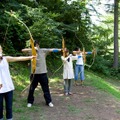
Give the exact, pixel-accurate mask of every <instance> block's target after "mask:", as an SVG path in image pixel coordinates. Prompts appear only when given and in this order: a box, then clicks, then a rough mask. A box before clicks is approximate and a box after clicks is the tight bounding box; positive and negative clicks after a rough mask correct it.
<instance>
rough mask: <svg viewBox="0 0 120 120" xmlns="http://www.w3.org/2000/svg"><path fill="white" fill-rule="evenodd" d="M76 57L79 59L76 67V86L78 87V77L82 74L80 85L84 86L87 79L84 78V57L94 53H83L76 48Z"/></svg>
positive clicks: (74, 52)
mask: <svg viewBox="0 0 120 120" xmlns="http://www.w3.org/2000/svg"><path fill="white" fill-rule="evenodd" d="M73 54H74V55H77V57H78V59H77V61H76V65H75V84H76V85H78V83H77V81H78V75H79V74H80V80H81V81H80V85H82V86H83V81H84V79H85V76H84V60H83V58H84V55H85V54H92V52H83V51H81V50H80V48H79V47H77V48H75V50H74V51H73Z"/></svg>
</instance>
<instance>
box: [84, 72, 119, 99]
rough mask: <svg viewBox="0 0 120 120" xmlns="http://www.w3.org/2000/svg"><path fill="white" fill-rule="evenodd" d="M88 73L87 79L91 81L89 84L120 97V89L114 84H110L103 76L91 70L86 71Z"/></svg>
mask: <svg viewBox="0 0 120 120" xmlns="http://www.w3.org/2000/svg"><path fill="white" fill-rule="evenodd" d="M86 74H87V75H86V80H87V81H88V82H89V85H92V86H94V87H96V88H98V89H101V90H103V91H106V92H108V93H110V94H112V95H113V96H115V97H116V98H118V99H120V91H119V89H117V88H116V87H115V86H114V85H112V84H110V83H109V82H107V81H105V80H104V79H102V78H101V77H98V76H96V75H94V74H92V73H90V72H86Z"/></svg>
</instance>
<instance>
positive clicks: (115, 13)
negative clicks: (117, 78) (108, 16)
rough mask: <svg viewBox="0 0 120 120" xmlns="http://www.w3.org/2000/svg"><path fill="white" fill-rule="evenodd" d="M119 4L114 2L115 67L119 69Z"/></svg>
mask: <svg viewBox="0 0 120 120" xmlns="http://www.w3.org/2000/svg"><path fill="white" fill-rule="evenodd" d="M118 4H119V0H114V63H113V67H114V68H115V69H117V68H118V57H119V55H118V53H119V49H118V48H119V47H118Z"/></svg>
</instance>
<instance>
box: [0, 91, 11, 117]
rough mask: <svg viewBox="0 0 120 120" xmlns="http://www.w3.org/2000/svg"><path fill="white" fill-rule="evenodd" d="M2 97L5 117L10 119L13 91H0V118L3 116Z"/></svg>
mask: <svg viewBox="0 0 120 120" xmlns="http://www.w3.org/2000/svg"><path fill="white" fill-rule="evenodd" d="M3 99H5V106H6V118H7V119H12V100H13V91H10V92H7V93H0V119H2V118H3V107H4V106H3Z"/></svg>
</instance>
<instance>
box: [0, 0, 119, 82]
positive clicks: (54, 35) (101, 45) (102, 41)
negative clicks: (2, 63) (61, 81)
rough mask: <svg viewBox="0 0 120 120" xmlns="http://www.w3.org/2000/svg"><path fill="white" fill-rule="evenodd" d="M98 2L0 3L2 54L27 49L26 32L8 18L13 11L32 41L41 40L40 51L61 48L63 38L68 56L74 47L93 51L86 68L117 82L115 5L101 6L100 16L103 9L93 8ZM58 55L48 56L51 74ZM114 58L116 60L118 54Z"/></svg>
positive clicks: (20, 0)
mask: <svg viewBox="0 0 120 120" xmlns="http://www.w3.org/2000/svg"><path fill="white" fill-rule="evenodd" d="M101 1H102V0H76V1H70V0H26V1H23V0H0V44H1V45H2V46H3V50H4V54H5V55H13V56H19V55H23V53H22V52H21V49H23V48H25V47H30V42H29V39H30V36H29V33H28V31H27V30H26V28H25V27H24V26H23V25H22V24H21V23H19V21H18V20H16V19H15V18H14V17H12V16H10V13H11V10H12V12H13V14H14V15H15V16H16V17H17V18H19V19H20V20H22V21H23V22H24V23H25V24H26V25H27V27H28V28H29V29H30V32H31V33H32V36H33V38H34V40H39V41H40V47H41V48H61V47H62V37H63V38H64V40H65V46H66V47H67V48H68V49H69V50H70V53H72V50H74V48H75V47H76V46H79V47H80V48H81V50H82V49H83V48H85V50H86V51H92V50H93V49H96V51H97V54H96V55H93V56H87V57H86V59H87V61H86V65H85V67H86V69H89V70H91V71H93V72H94V71H95V72H96V73H98V74H101V75H105V76H112V77H115V78H117V79H118V80H119V78H120V64H118V66H117V69H116V68H114V67H113V62H114V37H115V36H114V2H113V3H110V2H108V3H107V4H104V8H105V12H106V13H107V14H106V15H102V14H100V13H99V10H100V9H103V8H100V9H99V10H97V9H96V8H95V6H99V5H101V4H102V3H101ZM108 1H109V0H108ZM118 3H119V2H118ZM118 10H119V4H118ZM93 12H94V13H95V15H96V16H97V18H99V19H98V21H97V22H98V23H99V24H95V23H94V22H93V21H92V19H91V18H92V13H93ZM8 13H9V14H8ZM118 18H119V15H118ZM118 24H119V21H118ZM118 31H119V29H118ZM118 33H119V32H118ZM119 38H120V35H119V34H118V39H119ZM60 56H61V54H60V53H57V54H56V53H55V54H54V53H51V55H50V56H49V57H47V64H48V70H49V71H50V72H51V73H54V72H55V71H56V68H59V66H61V64H62V61H61V59H60ZM116 57H118V58H119V54H118V56H116ZM119 62H120V61H119Z"/></svg>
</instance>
